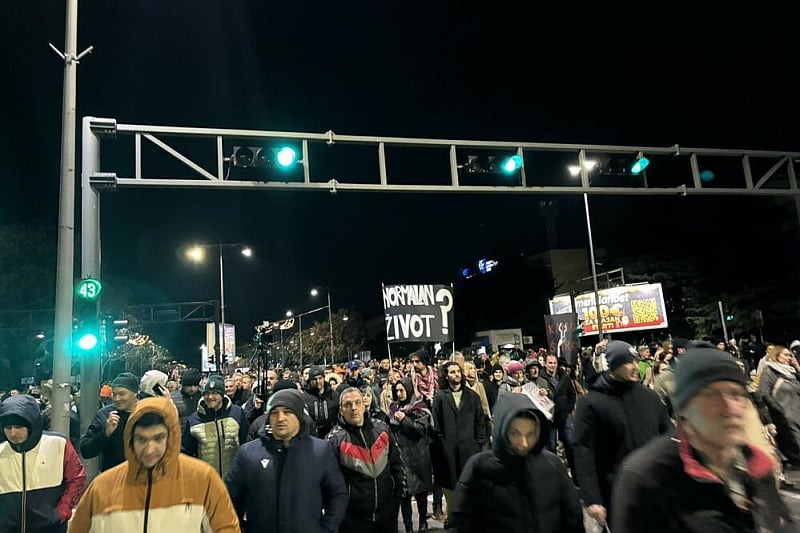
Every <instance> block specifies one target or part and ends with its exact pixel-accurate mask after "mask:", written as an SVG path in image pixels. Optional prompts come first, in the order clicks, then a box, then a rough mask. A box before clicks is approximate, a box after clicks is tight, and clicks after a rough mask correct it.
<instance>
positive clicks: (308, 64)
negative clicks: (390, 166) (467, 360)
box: [0, 0, 800, 357]
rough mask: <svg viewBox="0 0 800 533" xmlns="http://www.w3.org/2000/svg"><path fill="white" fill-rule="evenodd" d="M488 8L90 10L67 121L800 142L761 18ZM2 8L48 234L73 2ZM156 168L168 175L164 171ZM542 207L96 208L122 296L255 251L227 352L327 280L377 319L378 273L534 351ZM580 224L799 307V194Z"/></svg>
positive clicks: (221, 198) (119, 6) (231, 291)
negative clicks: (534, 263) (426, 289)
mask: <svg viewBox="0 0 800 533" xmlns="http://www.w3.org/2000/svg"><path fill="white" fill-rule="evenodd" d="M478 5H483V4H472V3H465V2H426V3H422V2H418V3H417V2H404V3H386V2H373V3H363V4H362V3H361V2H354V3H340V2H339V3H337V2H285V3H274V2H263V1H250V2H244V1H226V2H222V1H202V2H197V1H191V2H190V1H174V0H172V1H168V2H164V1H163V0H161V1H152V0H148V1H144V0H140V1H136V2H108V1H106V2H92V1H86V0H84V1H83V2H81V8H80V19H79V42H78V49H79V51H80V50H83V49H84V48H86V47H87V46H89V45H94V47H95V49H94V53H92V54H90V55H88V56H86V57H85V58H84V59H83V61H82V62H81V65H80V66H79V67H78V93H77V94H78V100H77V102H78V105H77V110H78V117H79V119H78V123H79V127H80V117H82V116H85V115H94V116H105V117H114V118H116V119H117V120H118V121H119V122H122V123H133V124H156V125H182V126H204V127H219V128H240V129H270V130H285V131H302V132H314V133H322V132H325V131H327V130H329V129H330V130H334V131H335V132H336V133H338V134H354V135H375V136H378V135H381V136H408V137H430V138H455V139H475V140H515V141H530V142H565V143H602V144H620V145H639V146H671V145H673V144H675V143H679V144H680V145H682V146H696V147H709V148H742V149H769V150H797V134H796V131H795V130H796V126H797V124H798V118H799V116H800V114H799V113H798V108H797V105H796V96H795V95H796V83H794V82H791V81H790V80H791V79H793V74H792V72H793V71H794V70H796V68H797V64H796V58H795V57H794V51H796V44H795V43H792V42H791V40H790V35H792V34H790V33H789V32H788V31H784V29H783V28H781V27H780V26H781V24H784V23H783V22H782V20H781V18H782V17H780V14H779V13H772V14H771V15H765V17H764V18H763V20H762V17H761V16H760V14H759V13H757V12H756V13H753V12H749V13H747V15H746V16H745V15H744V14H737V13H733V12H726V13H707V14H704V13H697V12H693V13H692V16H691V17H690V16H689V15H688V13H686V12H682V11H681V8H680V7H678V6H674V12H672V13H664V12H663V11H665V10H664V9H663V8H657V7H655V6H653V7H652V9H653V14H650V15H648V14H645V13H643V12H641V10H639V9H635V10H631V11H629V12H627V13H625V14H612V13H610V12H608V11H606V10H605V9H604V10H602V11H598V12H596V13H594V12H592V8H580V9H578V10H577V11H579V12H578V13H573V12H562V13H557V12H551V13H545V12H544V11H543V9H542V8H537V7H533V4H530V3H524V2H518V3H508V4H504V3H492V4H491V7H488V8H487V7H476V6H478ZM548 9H552V6H551V7H549V8H548ZM754 9H755V8H754ZM582 10H583V11H582ZM4 11H5V16H4V21H3V23H2V25H3V31H2V36H0V39H1V40H2V41H1V42H2V43H3V50H4V51H5V53H4V61H3V67H2V68H3V71H4V76H3V80H4V81H3V85H2V95H3V100H4V103H5V105H4V111H3V117H4V119H3V126H4V127H3V133H2V136H3V138H2V142H0V161H2V165H1V166H0V169H2V170H0V172H2V182H3V186H4V188H3V194H2V195H1V196H0V223H2V224H17V223H44V224H46V225H47V226H48V227H50V228H51V231H52V233H53V235H55V233H56V221H57V215H58V189H59V186H58V183H59V150H60V125H61V98H62V76H63V65H62V63H61V61H60V59H59V58H57V57H56V56H55V54H53V52H52V51H51V50H50V49H49V47H48V46H47V43H48V42H52V43H54V44H55V45H56V46H58V47H59V48H62V47H63V43H64V35H63V33H64V20H65V9H64V3H63V2H55V1H41V2H40V1H35V2H14V3H8V5H5V6H4ZM581 11H582V12H581ZM783 18H786V17H783ZM723 20H725V22H723ZM78 139H79V141H80V134H79V133H78ZM128 146H129V147H131V146H132V143H130V142H129V144H128ZM77 153H78V157H79V155H80V142H79V143H78V148H77ZM131 153H132V148H129V149H128V152H127V156H126V155H124V154H125V152H124V150H123V149H117V148H114V149H111V150H110V151H109V157H107V158H106V159H104V167H109V168H104V170H112V169H113V170H116V171H117V172H118V174H120V175H122V174H124V173H125V172H124V170H119V169H128V172H130V168H131V163H130V159H131V157H130V154H131ZM149 153H154V152H152V151H151V152H149ZM126 157H127V158H126ZM370 157H372V156H370ZM371 160H372V161H374V159H371ZM156 161H161V160H160V159H158V160H156ZM78 164H79V165H80V163H79V162H78ZM354 165H355V163H354ZM112 167H113V168H112ZM358 168H360V167H358ZM408 168H411V170H410V172H419V174H420V175H423V174H424V172H425V171H424V170H423V169H422V168H418V169H414V168H413V167H408ZM79 169H80V167H79V168H78V171H77V172H76V175H77V176H79V175H80V170H79ZM351 170H353V176H352V177H354V178H359V177H360V176H357V175H356V173H357V172H356V171H355V169H349V168H346V167H345V166H343V165H340V166H339V167H335V168H333V169H332V170H331V172H338V173H339V174H338V175H339V176H341V178H340V180H341V181H346V180H347V179H348V176H347V174H346V173H347V172H350V171H351ZM148 171H150V172H153V173H156V174H158V173H159V172H158V171H157V170H156V168H155V165H154V164H151V165H150V166H149V167H148V166H147V165H145V173H147V172H148ZM374 171H375V172H377V170H374ZM376 176H377V174H376ZM446 179H447V177H446V175H445V180H446ZM78 188H79V187H78ZM546 199H549V198H545V197H543V196H536V195H515V196H512V195H406V194H395V193H391V194H368V193H339V194H338V195H335V196H333V195H330V194H328V193H327V192H318V193H317V192H304V191H299V192H246V193H244V192H233V191H224V192H223V191H219V192H211V191H190V190H169V191H164V190H156V189H137V190H120V191H118V192H116V193H113V194H105V195H104V196H103V197H102V206H101V213H102V222H101V231H102V245H103V276H104V278H106V277H107V279H115V280H117V282H118V283H124V284H125V285H126V286H127V287H128V289H129V290H130V291H131V302H130V303H160V302H177V301H189V300H201V299H209V298H216V297H217V296H218V273H217V270H216V264H215V263H214V262H213V261H212V262H211V263H209V264H207V265H205V266H202V267H197V266H193V265H189V264H187V263H186V262H185V261H184V260H183V259H182V257H181V255H180V249H181V247H182V246H185V245H186V244H189V243H191V242H195V241H204V242H217V241H223V242H247V243H248V244H250V245H251V246H252V247H253V249H254V254H255V256H254V258H253V259H252V260H250V261H245V260H241V258H240V257H236V256H233V255H231V256H230V257H229V258H228V257H227V256H226V263H225V267H226V303H227V307H228V311H227V318H228V321H229V322H233V323H235V324H237V327H238V329H239V339H240V340H243V339H245V338H246V337H248V336H249V335H250V334H251V332H252V327H253V326H254V325H255V324H256V323H258V322H261V321H262V320H274V319H277V318H280V317H282V316H283V313H284V311H285V310H286V309H294V310H296V311H301V310H304V309H310V308H312V307H315V303H314V302H312V301H310V300H309V299H308V297H307V296H306V295H307V291H308V288H309V287H310V286H312V285H315V284H316V285H328V286H330V287H331V294H332V298H333V307H334V308H335V309H338V308H348V309H352V310H355V311H358V312H359V313H361V314H362V315H363V316H364V317H365V318H370V317H375V316H379V315H380V314H381V310H382V308H381V298H380V284H381V283H382V282H386V283H415V282H421V283H449V282H456V283H458V285H457V291H456V296H455V298H456V307H455V309H456V311H457V314H456V330H457V332H458V335H459V343H460V344H462V343H464V342H469V337H470V334H471V332H472V331H474V330H476V329H484V328H489V327H498V326H502V325H507V326H509V327H513V326H516V325H521V324H525V329H526V331H525V334H526V335H528V334H530V335H534V336H535V337H537V338H538V339H539V340H540V341H541V340H542V336H543V334H544V330H543V327H542V319H541V315H542V314H544V313H545V312H546V300H544V299H543V298H544V297H546V296H547V294H546V293H544V294H543V293H542V290H543V289H542V287H543V286H546V283H545V282H543V283H538V280H531V279H524V278H525V275H526V272H528V273H530V272H531V271H530V270H525V269H524V268H522V267H519V266H518V263H515V262H514V261H512V260H511V259H510V258H512V257H525V256H527V255H529V254H533V253H536V252H541V251H543V250H544V249H546V248H547V243H546V239H545V225H544V220H543V218H542V217H541V213H540V209H539V202H540V200H546ZM557 200H558V205H559V214H558V217H557V235H558V241H557V245H558V246H559V247H563V248H571V247H578V248H585V247H586V246H587V238H586V226H585V221H584V215H583V203H582V200H581V197H580V196H568V197H567V196H562V197H560V198H558V199H557ZM592 216H593V230H594V236H595V246H596V248H598V249H603V250H605V251H606V252H607V256H606V258H605V259H604V262H605V264H606V265H607V266H608V267H618V266H623V267H624V266H626V265H625V264H620V263H622V259H621V258H623V257H635V256H637V255H638V256H653V257H659V258H661V259H660V260H662V261H667V262H668V261H670V260H671V259H673V258H681V257H691V258H694V259H696V260H697V261H698V262H699V263H700V264H701V265H703V267H704V268H705V269H706V270H707V271H708V273H707V275H708V277H709V278H710V279H713V280H716V282H717V283H718V284H719V285H720V286H721V287H722V288H727V289H728V290H730V291H736V290H737V289H736V287H737V286H738V285H740V284H741V287H743V288H742V290H751V291H756V292H757V291H758V290H759V289H758V287H759V283H760V282H761V280H769V281H771V282H775V281H776V280H777V281H778V282H779V283H780V282H781V281H782V280H785V283H786V286H785V287H784V289H785V290H782V291H781V292H780V294H781V296H782V297H783V298H784V299H785V302H786V303H791V302H793V301H794V298H795V296H796V292H797V291H796V288H795V286H794V283H793V280H794V277H795V276H796V270H797V269H796V264H797V259H798V257H797V251H796V250H797V244H798V239H797V237H798V235H800V232H798V220H797V212H796V210H795V207H794V203H793V202H792V201H786V200H784V201H781V202H777V201H775V200H772V199H769V198H755V197H744V196H742V197H703V198H696V197H690V198H673V197H644V196H637V197H593V198H592ZM76 220H77V221H78V223H79V221H80V216H79V211H76ZM79 234H80V233H79V231H78V230H76V235H79ZM54 242H55V241H54ZM77 250H78V247H76V256H77ZM55 253H56V250H55V248H53V250H52V255H53V256H55ZM482 257H497V258H500V259H501V261H503V260H505V264H506V265H508V267H507V270H506V272H507V274H506V278H505V279H506V280H508V279H511V278H510V276H512V275H516V277H514V278H513V279H514V280H515V281H514V282H513V283H509V282H507V281H506V282H504V281H503V280H502V270H498V272H497V273H496V276H495V278H496V281H495V282H494V284H492V283H491V280H487V279H482V280H475V282H474V283H473V284H472V285H470V284H468V283H466V284H464V283H461V282H459V279H458V278H459V272H460V270H461V268H462V267H465V266H469V265H472V264H474V263H475V262H476V261H477V260H478V259H480V258H482ZM615 258H616V259H615ZM515 265H517V266H515ZM79 272H80V269H79V266H77V263H76V273H79ZM521 279H524V282H520V281H519V280H521ZM653 281H659V280H658V279H653ZM744 287H747V289H745V288H744ZM537 291H538V292H537ZM765 294H766V293H765ZM527 295H531V296H527ZM770 297H772V296H770ZM523 308H524V309H523ZM772 318H773V323H777V322H780V321H783V322H780V324H781V325H780V327H776V328H775V329H774V330H773V335H775V336H780V335H789V334H793V333H795V331H794V330H793V329H792V328H793V327H794V325H793V324H792V323H788V324H787V323H786V320H785V318H786V317H772ZM776 321H777V322H776ZM158 335H159V336H160V342H161V343H162V344H165V345H167V346H169V347H170V348H171V349H172V351H173V353H178V354H179V355H184V353H182V352H185V356H186V357H194V356H195V355H193V354H194V353H195V352H196V349H197V346H198V345H199V344H200V342H202V333H201V328H199V327H198V326H183V327H180V328H178V327H171V328H165V329H164V330H163V331H159V332H158ZM779 340H781V341H786V342H788V340H790V339H783V338H779Z"/></svg>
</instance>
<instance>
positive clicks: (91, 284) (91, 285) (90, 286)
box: [76, 278, 103, 300]
mask: <svg viewBox="0 0 800 533" xmlns="http://www.w3.org/2000/svg"><path fill="white" fill-rule="evenodd" d="M102 289H103V285H101V284H100V282H99V281H97V280H96V279H92V278H86V279H82V280H81V282H80V283H78V288H77V290H76V292H77V294H78V296H79V297H80V298H83V299H84V300H97V297H98V296H100V291H101V290H102Z"/></svg>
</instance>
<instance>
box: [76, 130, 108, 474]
mask: <svg viewBox="0 0 800 533" xmlns="http://www.w3.org/2000/svg"><path fill="white" fill-rule="evenodd" d="M90 125H91V119H90V118H88V117H84V119H83V135H82V136H81V163H82V166H81V277H83V278H90V277H95V278H97V279H100V195H99V193H98V192H97V191H96V190H95V189H94V188H92V185H91V183H90V182H89V179H90V177H91V175H92V174H93V173H95V172H98V171H99V170H100V138H99V137H98V135H97V132H96V131H95V130H94V129H92V128H91V127H90ZM98 306H99V304H98ZM103 350H105V346H100V347H99V348H98V354H99V353H102V351H103ZM100 371H101V361H100V357H99V355H98V356H97V357H83V358H82V359H81V398H80V404H79V412H80V421H81V434H84V433H85V432H86V430H87V429H88V428H89V423H90V422H91V421H92V418H93V417H94V413H95V411H97V409H98V408H99V407H100V402H99V397H100ZM84 466H85V468H86V475H87V477H88V478H89V479H92V478H93V477H94V476H96V475H97V472H98V471H99V466H98V462H97V458H94V459H84Z"/></svg>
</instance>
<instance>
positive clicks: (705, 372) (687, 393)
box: [670, 348, 747, 411]
mask: <svg viewBox="0 0 800 533" xmlns="http://www.w3.org/2000/svg"><path fill="white" fill-rule="evenodd" d="M717 381H733V382H734V383H738V384H740V385H741V386H743V387H747V380H746V379H745V375H744V372H742V370H741V369H740V368H739V365H737V364H736V360H735V359H734V358H733V356H732V355H731V354H729V353H728V352H723V351H722V350H717V349H716V348H689V349H688V350H686V353H685V354H684V355H683V357H682V358H681V362H680V363H678V364H677V365H676V366H675V391H674V392H673V393H672V396H671V397H670V399H671V400H672V405H673V406H674V407H675V410H676V411H678V410H680V409H682V408H683V407H685V406H686V404H687V403H689V400H691V399H692V398H693V397H694V396H695V395H696V394H697V393H698V392H700V391H701V390H703V389H704V388H706V387H708V386H709V385H711V384H712V383H716V382H717Z"/></svg>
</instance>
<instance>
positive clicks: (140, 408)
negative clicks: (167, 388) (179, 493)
mask: <svg viewBox="0 0 800 533" xmlns="http://www.w3.org/2000/svg"><path fill="white" fill-rule="evenodd" d="M148 413H155V414H157V415H159V416H161V418H163V419H164V425H165V426H167V431H169V435H167V450H166V451H165V452H164V457H162V458H161V461H160V462H159V463H158V464H157V465H156V466H155V467H153V473H154V474H156V473H161V474H164V475H166V474H167V473H168V472H174V471H175V468H177V464H178V455H180V453H181V426H180V423H179V422H178V410H177V409H176V408H175V404H173V403H172V401H171V400H170V399H169V398H163V397H154V398H145V399H144V400H139V401H138V402H136V406H135V407H134V408H133V411H132V412H131V415H130V417H129V418H128V422H127V423H126V424H125V442H124V445H125V459H126V460H127V461H128V464H129V465H130V466H129V468H128V478H129V479H136V478H137V477H138V475H139V473H140V472H143V471H144V470H145V469H144V467H143V466H142V463H140V462H139V459H137V458H136V453H134V451H133V428H134V427H135V426H136V422H138V421H139V419H140V418H142V417H143V416H144V415H146V414H148Z"/></svg>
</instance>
